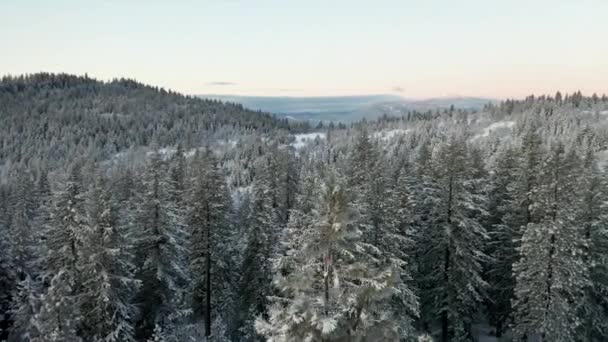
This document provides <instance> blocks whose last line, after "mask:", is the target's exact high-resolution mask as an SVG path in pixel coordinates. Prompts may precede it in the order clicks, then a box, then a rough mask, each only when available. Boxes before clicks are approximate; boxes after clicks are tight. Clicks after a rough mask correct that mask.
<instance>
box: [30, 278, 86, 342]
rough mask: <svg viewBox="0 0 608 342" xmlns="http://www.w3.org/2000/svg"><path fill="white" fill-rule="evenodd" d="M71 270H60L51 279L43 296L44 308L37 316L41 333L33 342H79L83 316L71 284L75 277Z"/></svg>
mask: <svg viewBox="0 0 608 342" xmlns="http://www.w3.org/2000/svg"><path fill="white" fill-rule="evenodd" d="M69 272H70V271H69V270H60V271H59V272H58V273H56V274H55V275H54V276H53V278H52V279H51V282H50V285H49V287H48V289H47V291H46V293H45V294H44V295H43V296H42V299H41V302H42V307H41V309H40V313H39V314H38V315H37V316H36V318H37V321H38V323H37V324H36V326H37V327H38V329H39V331H40V335H39V337H38V338H35V339H33V342H79V341H81V338H80V337H79V336H78V334H77V330H78V325H79V324H80V320H81V316H80V313H79V310H78V301H77V297H76V296H74V290H73V289H72V286H71V284H73V283H74V280H73V279H74V276H73V275H72V274H70V273H69Z"/></svg>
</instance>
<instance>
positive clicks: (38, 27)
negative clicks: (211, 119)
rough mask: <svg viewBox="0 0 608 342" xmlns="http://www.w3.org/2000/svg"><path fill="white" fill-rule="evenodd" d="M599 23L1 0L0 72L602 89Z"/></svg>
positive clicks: (495, 89) (277, 1)
mask: <svg viewBox="0 0 608 342" xmlns="http://www.w3.org/2000/svg"><path fill="white" fill-rule="evenodd" d="M607 18H608V1H607V0H494V1H489V0H459V1H449V0H444V1H439V0H425V1H421V0H419V1H413V0H412V1H410V0H369V1H358V0H344V1H343V0H304V1H301V0H198V1H194V0H193V1H186V0H174V1H168V0H167V1H160V0H159V1H157V0H147V1H144V0H122V1H120V0H105V1H100V0H99V1H97V0H96V1H93V0H78V1H76V0H53V1H50V0H46V1H42V0H39V1H34V0H0V75H6V74H11V75H16V74H23V73H34V72H39V71H46V72H67V73H73V74H84V73H88V75H89V76H91V77H96V78H99V79H102V80H109V79H112V78H115V77H127V78H134V79H137V80H138V81H141V82H144V83H147V84H153V85H158V86H162V87H165V88H169V89H173V90H177V91H179V92H182V93H186V94H237V95H260V96H334V95H362V94H395V95H400V96H403V97H406V98H429V97H446V96H480V97H492V98H508V97H523V96H526V95H529V94H532V93H534V94H549V93H550V94H553V93H555V91H556V90H561V91H562V92H571V91H575V90H581V91H582V92H583V93H585V94H591V93H593V92H597V93H598V94H601V93H608V19H607Z"/></svg>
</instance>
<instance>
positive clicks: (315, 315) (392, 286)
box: [256, 175, 417, 341]
mask: <svg viewBox="0 0 608 342" xmlns="http://www.w3.org/2000/svg"><path fill="white" fill-rule="evenodd" d="M348 202H349V200H348V196H347V195H346V193H345V192H344V189H343V187H342V184H340V182H339V181H338V180H337V179H336V176H335V175H330V176H329V177H328V179H327V182H326V184H324V186H323V188H322V189H321V191H320V198H319V200H318V201H317V204H316V205H315V207H314V209H313V210H312V211H311V212H310V214H311V215H312V218H311V220H310V221H309V223H308V224H307V225H306V226H303V227H299V234H290V235H285V236H286V238H289V239H299V242H298V241H296V242H295V243H294V242H293V241H287V242H286V243H287V244H288V245H290V246H293V247H294V249H292V250H288V251H287V252H286V254H285V256H283V257H282V258H280V259H279V260H278V261H277V264H276V266H275V270H276V275H275V279H274V284H275V286H276V287H277V289H278V290H279V293H280V295H279V296H275V297H271V304H270V307H269V311H268V316H269V317H268V319H258V321H257V322H256V329H257V331H258V332H259V333H260V334H262V335H263V336H264V337H266V338H267V339H268V340H269V341H302V340H306V341H324V340H332V341H341V340H344V341H367V340H378V339H381V340H396V339H398V338H399V336H406V334H407V333H408V332H410V328H411V327H409V326H407V324H405V325H404V324H400V323H401V322H399V319H397V318H396V317H395V315H394V312H392V310H391V306H390V300H391V298H392V297H393V296H396V295H400V291H403V290H404V288H403V287H401V286H399V282H400V281H401V280H400V277H399V271H398V270H397V269H396V267H394V265H386V264H385V263H384V262H383V260H381V259H380V258H379V257H380V256H381V253H380V252H379V250H378V249H377V248H375V247H374V246H371V245H369V244H366V243H364V242H363V241H362V233H361V231H360V230H359V228H358V224H357V222H356V218H357V216H358V215H357V213H356V211H354V210H353V209H352V208H351V207H350V205H349V203H348ZM294 217H295V216H292V219H294ZM285 261H287V262H288V263H289V264H291V265H292V266H291V267H288V268H284V267H283V266H284V263H285ZM290 270H291V271H290ZM405 290H407V289H405ZM407 296H408V297H409V298H410V300H411V302H410V303H408V304H410V306H409V307H402V308H401V309H402V310H403V309H405V310H406V311H410V312H413V313H415V312H416V311H417V303H416V300H415V296H414V295H413V294H412V293H411V292H410V293H409V294H407Z"/></svg>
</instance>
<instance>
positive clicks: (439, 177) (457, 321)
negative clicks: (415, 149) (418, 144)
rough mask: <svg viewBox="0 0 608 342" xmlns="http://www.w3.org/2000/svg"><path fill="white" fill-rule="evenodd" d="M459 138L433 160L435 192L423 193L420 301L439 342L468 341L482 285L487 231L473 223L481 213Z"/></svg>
mask: <svg viewBox="0 0 608 342" xmlns="http://www.w3.org/2000/svg"><path fill="white" fill-rule="evenodd" d="M469 160H470V159H469V155H468V153H467V146H466V143H465V141H464V139H463V138H461V137H456V136H452V137H450V138H448V140H447V141H446V142H445V143H443V145H442V146H441V147H440V148H439V150H438V152H437V155H435V156H433V164H434V171H433V172H434V173H435V175H434V177H435V181H434V183H433V184H434V185H433V186H434V187H435V188H434V189H433V191H426V193H425V194H424V196H429V197H430V198H426V199H425V202H424V203H425V204H427V203H429V204H431V203H432V204H433V209H432V211H431V212H430V213H429V218H428V223H429V224H430V225H429V226H428V227H427V229H428V230H429V231H428V232H427V233H426V237H425V241H424V242H425V245H424V246H423V248H424V251H423V254H422V260H421V264H423V265H422V266H421V274H420V276H422V277H424V279H425V282H424V288H423V291H422V294H421V295H422V296H424V297H426V298H425V300H426V301H427V304H428V305H429V308H428V310H429V311H430V312H432V313H433V314H434V315H435V317H436V318H438V319H439V321H440V325H441V341H443V342H446V341H462V340H466V339H470V338H471V324H472V318H473V314H474V313H475V311H476V309H477V304H478V303H479V302H481V301H482V300H483V297H484V291H485V288H486V282H485V281H484V280H483V279H482V263H483V262H484V261H485V259H486V258H487V256H486V255H485V254H484V253H483V245H484V242H485V240H486V238H487V234H486V231H485V229H484V227H483V226H482V225H481V224H480V222H479V221H478V220H477V219H476V218H475V216H476V215H478V214H480V213H481V214H483V213H485V208H484V207H483V203H484V201H483V198H481V196H479V195H478V194H476V193H475V191H474V190H475V189H474V188H473V187H472V184H474V182H473V180H474V179H473V178H472V177H471V174H472V172H471V166H470V164H469Z"/></svg>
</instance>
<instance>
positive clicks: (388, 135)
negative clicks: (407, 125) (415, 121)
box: [374, 129, 411, 141]
mask: <svg viewBox="0 0 608 342" xmlns="http://www.w3.org/2000/svg"><path fill="white" fill-rule="evenodd" d="M409 132H411V129H391V130H389V131H380V132H375V133H374V138H378V139H380V140H385V141H387V140H391V139H393V138H394V137H396V136H399V135H405V134H408V133H409Z"/></svg>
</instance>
